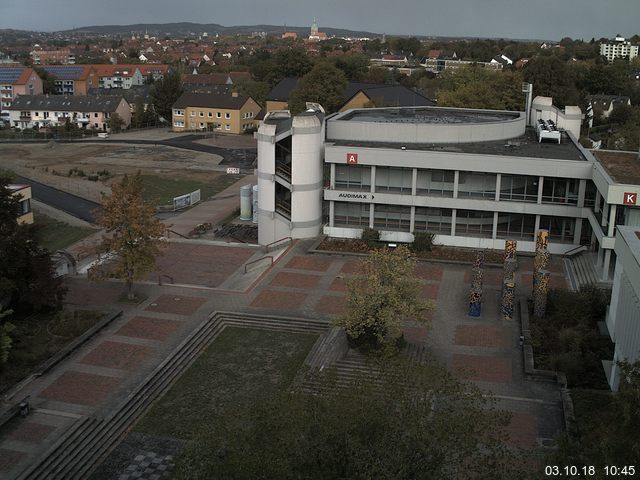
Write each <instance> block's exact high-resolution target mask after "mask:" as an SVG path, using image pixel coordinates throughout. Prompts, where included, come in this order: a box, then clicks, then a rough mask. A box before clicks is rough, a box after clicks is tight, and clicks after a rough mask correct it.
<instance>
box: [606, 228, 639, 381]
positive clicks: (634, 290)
mask: <svg viewBox="0 0 640 480" xmlns="http://www.w3.org/2000/svg"><path fill="white" fill-rule="evenodd" d="M615 253H616V257H617V259H616V267H615V272H614V275H613V289H612V291H611V301H610V303H609V308H608V309H607V320H606V324H607V330H608V331H609V335H610V337H611V341H612V342H614V343H615V349H614V354H613V359H612V360H605V361H603V364H604V369H605V373H606V374H607V380H608V381H609V386H610V387H611V389H612V390H613V391H617V390H618V387H619V386H620V368H619V366H618V362H621V361H628V362H635V361H636V360H639V359H640V228H638V227H637V226H635V227H630V226H619V227H618V234H617V237H616V245H615Z"/></svg>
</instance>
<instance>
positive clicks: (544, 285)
mask: <svg viewBox="0 0 640 480" xmlns="http://www.w3.org/2000/svg"><path fill="white" fill-rule="evenodd" d="M549 276H550V272H549V271H548V270H540V271H539V272H538V282H537V284H536V288H535V290H534V291H533V315H534V317H536V318H542V317H544V314H545V313H546V311H547V294H548V293H549Z"/></svg>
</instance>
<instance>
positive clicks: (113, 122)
mask: <svg viewBox="0 0 640 480" xmlns="http://www.w3.org/2000/svg"><path fill="white" fill-rule="evenodd" d="M107 125H108V126H109V129H110V130H111V131H112V132H116V133H118V132H119V131H120V130H122V127H123V126H124V120H123V119H122V117H121V116H120V115H119V114H117V113H113V114H111V117H110V118H109V120H108V121H107Z"/></svg>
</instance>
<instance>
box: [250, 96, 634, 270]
mask: <svg viewBox="0 0 640 480" xmlns="http://www.w3.org/2000/svg"><path fill="white" fill-rule="evenodd" d="M547 103H548V102H547V99H546V98H544V97H537V98H536V99H534V100H533V102H532V107H531V114H530V115H527V113H525V112H507V111H491V110H471V109H455V108H438V107H404V108H374V109H354V110H348V111H346V112H342V113H338V114H336V115H333V116H331V117H329V118H328V119H326V120H324V114H321V113H322V112H320V110H317V109H313V107H312V108H311V111H308V112H305V113H304V114H302V115H301V116H295V117H292V116H291V115H289V114H288V112H271V113H268V114H267V115H266V116H265V120H264V122H263V123H262V124H261V126H260V128H259V130H258V134H257V139H258V173H257V175H258V185H259V192H260V195H259V202H260V203H259V211H258V227H259V242H260V243H261V244H268V243H270V242H272V241H275V240H278V239H280V238H283V237H287V236H291V237H296V238H303V237H305V236H313V235H317V234H318V233H320V232H323V233H325V234H327V235H329V236H332V237H340V238H359V237H360V235H361V233H362V230H363V229H364V228H365V227H370V228H376V229H377V230H379V231H380V233H381V239H382V240H383V241H387V242H394V243H395V242H412V241H413V238H414V233H416V232H429V233H433V234H435V242H436V243H438V244H442V245H450V246H457V247H470V248H487V249H497V250H502V249H503V248H504V244H505V240H507V239H514V240H518V250H519V251H523V252H533V251H534V250H535V235H536V232H537V231H538V230H540V229H547V230H549V232H550V239H551V242H550V244H549V250H550V252H551V253H553V254H563V253H566V252H569V251H571V250H575V249H576V248H580V249H581V250H587V251H588V257H587V258H588V259H589V260H591V261H592V263H593V268H594V270H596V272H597V275H598V278H599V280H600V281H602V282H608V281H610V278H611V268H610V267H611V265H612V264H613V263H615V252H614V251H613V249H614V245H615V235H616V226H617V225H637V226H640V208H638V205H639V204H638V195H639V194H640V166H639V165H638V163H637V161H635V160H634V161H631V159H628V160H627V161H624V162H623V161H622V160H621V159H620V158H619V157H618V156H615V157H611V156H610V155H614V153H610V152H600V151H599V152H597V153H596V155H597V156H594V154H592V153H591V152H590V151H588V150H586V149H584V148H583V147H582V146H581V145H580V144H579V142H578V141H577V138H578V136H579V126H580V118H581V114H579V113H578V112H579V109H578V108H577V107H573V108H570V107H567V108H566V109H565V110H564V111H561V110H558V109H555V111H554V110H553V108H555V107H553V106H552V105H548V104H547ZM299 117H300V118H299ZM312 117H313V118H312ZM550 117H553V119H551V118H550ZM314 118H315V120H314ZM560 121H562V125H561V124H560ZM576 129H577V130H576ZM325 130H326V133H324V131H325ZM635 158H636V157H635V154H634V159H635ZM631 172H635V174H634V175H631ZM320 185H323V186H324V189H323V190H322V189H320V187H319V186H320ZM296 192H305V195H304V198H302V197H303V196H302V195H297V194H296ZM296 196H297V197H298V198H296ZM318 212H323V213H322V214H321V215H320V214H319V213H318ZM585 255H587V253H585ZM612 262H613V263H612Z"/></svg>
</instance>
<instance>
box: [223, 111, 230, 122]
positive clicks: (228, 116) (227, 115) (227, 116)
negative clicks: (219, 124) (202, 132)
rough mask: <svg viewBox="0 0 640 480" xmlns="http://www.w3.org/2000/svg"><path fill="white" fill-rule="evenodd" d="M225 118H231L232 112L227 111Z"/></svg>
mask: <svg viewBox="0 0 640 480" xmlns="http://www.w3.org/2000/svg"><path fill="white" fill-rule="evenodd" d="M224 118H226V119H227V120H229V119H230V118H231V114H230V113H229V112H226V113H225V114H224Z"/></svg>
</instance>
